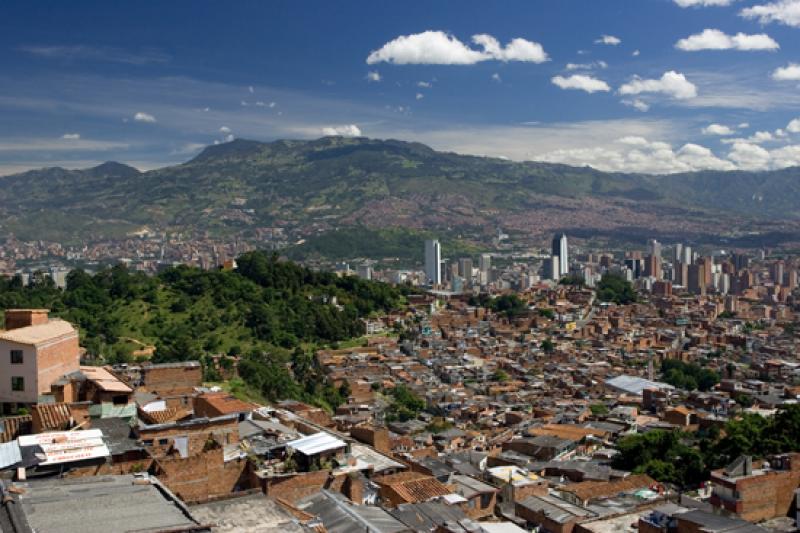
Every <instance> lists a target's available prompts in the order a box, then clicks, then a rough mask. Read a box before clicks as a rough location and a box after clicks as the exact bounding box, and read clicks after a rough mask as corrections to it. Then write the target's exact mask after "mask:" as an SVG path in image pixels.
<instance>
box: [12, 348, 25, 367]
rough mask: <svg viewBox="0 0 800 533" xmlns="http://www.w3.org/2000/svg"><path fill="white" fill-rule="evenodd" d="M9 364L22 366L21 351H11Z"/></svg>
mask: <svg viewBox="0 0 800 533" xmlns="http://www.w3.org/2000/svg"><path fill="white" fill-rule="evenodd" d="M11 364H12V365H21V364H22V350H11Z"/></svg>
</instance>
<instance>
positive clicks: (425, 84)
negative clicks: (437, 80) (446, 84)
mask: <svg viewBox="0 0 800 533" xmlns="http://www.w3.org/2000/svg"><path fill="white" fill-rule="evenodd" d="M417 87H422V88H423V89H430V88H431V87H433V84H432V83H431V82H429V81H418V82H417Z"/></svg>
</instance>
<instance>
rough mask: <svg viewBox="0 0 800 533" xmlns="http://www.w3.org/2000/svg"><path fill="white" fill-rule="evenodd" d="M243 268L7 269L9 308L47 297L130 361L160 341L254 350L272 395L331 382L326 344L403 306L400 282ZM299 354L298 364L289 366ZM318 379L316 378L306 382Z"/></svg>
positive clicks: (3, 293)
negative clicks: (26, 278) (320, 367)
mask: <svg viewBox="0 0 800 533" xmlns="http://www.w3.org/2000/svg"><path fill="white" fill-rule="evenodd" d="M237 263H238V268H237V269H236V270H234V271H204V270H200V269H197V268H190V267H185V266H179V267H174V268H170V269H167V270H165V271H163V272H161V273H160V274H159V275H157V276H149V275H146V274H142V273H138V272H130V271H128V270H127V269H126V268H125V267H124V266H122V265H118V266H115V267H113V268H109V269H106V270H103V271H100V272H98V273H96V274H94V275H89V274H87V273H85V272H83V271H80V270H76V271H73V272H71V273H70V274H69V276H68V278H67V287H66V289H65V290H63V291H62V290H60V289H58V288H56V287H55V286H54V285H53V284H52V281H51V280H50V278H49V277H46V276H44V275H41V276H39V275H37V276H34V277H33V279H32V280H31V282H30V284H29V285H27V286H23V284H22V281H21V278H19V277H14V278H10V279H4V278H0V308H3V309H6V308H14V307H46V308H49V309H51V310H52V315H53V316H60V317H62V318H64V319H66V320H69V321H70V322H72V323H74V324H75V325H76V326H78V327H79V329H80V333H81V343H82V345H83V346H84V347H86V349H87V351H88V354H89V355H92V356H95V357H96V360H97V361H98V362H106V363H115V362H127V361H130V360H131V359H132V357H131V354H132V351H133V350H134V349H136V348H139V347H141V346H147V345H153V346H155V347H156V352H155V355H154V357H153V361H155V362H165V361H184V360H190V359H196V360H201V361H204V360H205V359H206V357H207V356H208V355H211V354H218V353H228V354H232V355H241V356H243V357H244V359H243V361H242V366H243V369H244V371H243V372H242V374H243V375H245V376H246V377H247V378H248V380H249V382H250V383H251V384H252V385H253V386H255V387H256V388H257V389H258V390H259V391H261V392H263V394H264V395H265V396H266V397H270V398H283V397H307V396H312V397H313V396H314V395H315V394H318V393H319V391H318V390H316V389H317V386H320V387H321V386H324V383H323V380H322V378H321V376H319V375H316V374H315V373H314V372H315V369H314V368H313V367H314V364H313V361H312V358H311V356H310V352H311V350H312V349H313V348H314V347H315V346H316V345H318V344H329V343H335V342H337V341H342V340H345V339H350V338H353V337H358V336H360V335H363V334H364V325H363V322H362V321H361V319H362V318H365V317H368V316H370V315H372V314H375V313H383V312H387V311H389V310H391V309H394V308H397V307H398V306H400V305H401V304H402V302H403V300H404V296H403V294H402V291H401V290H400V289H397V288H394V287H391V286H389V285H385V284H381V283H377V282H370V281H364V280H361V279H358V278H355V277H344V278H340V277H337V276H336V275H334V274H331V273H320V272H314V271H311V270H309V269H307V268H303V267H301V266H299V265H297V264H295V263H291V262H287V261H279V260H278V258H277V256H275V255H270V254H266V253H263V252H251V253H248V254H245V255H243V256H241V257H239V259H238V260H237ZM287 363H292V365H291V366H292V367H293V368H297V369H298V372H297V373H296V374H295V375H294V376H293V375H291V374H289V372H288V370H287ZM305 382H308V383H305Z"/></svg>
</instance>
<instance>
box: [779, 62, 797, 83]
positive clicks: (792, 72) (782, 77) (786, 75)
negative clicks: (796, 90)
mask: <svg viewBox="0 0 800 533" xmlns="http://www.w3.org/2000/svg"><path fill="white" fill-rule="evenodd" d="M772 79H773V80H777V81H800V65H798V64H797V63H789V64H788V65H786V66H785V67H778V68H776V69H775V70H774V71H772Z"/></svg>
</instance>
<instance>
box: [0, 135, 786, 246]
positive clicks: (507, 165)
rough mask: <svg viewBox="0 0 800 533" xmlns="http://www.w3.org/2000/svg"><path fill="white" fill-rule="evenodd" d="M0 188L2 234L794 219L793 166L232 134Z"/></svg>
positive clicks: (687, 225) (27, 176)
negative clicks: (645, 162) (685, 166)
mask: <svg viewBox="0 0 800 533" xmlns="http://www.w3.org/2000/svg"><path fill="white" fill-rule="evenodd" d="M0 185H2V186H0V232H5V233H8V232H10V233H13V234H15V235H17V236H18V237H20V238H23V239H46V240H60V241H86V240H95V239H100V238H113V237H121V236H124V235H125V234H126V233H128V232H131V231H134V230H137V229H140V228H141V227H143V226H148V227H150V228H159V229H165V230H170V231H183V232H186V231H188V232H190V233H195V234H197V233H201V232H202V233H204V234H205V233H206V232H207V234H208V235H210V236H211V237H225V236H231V235H237V236H241V237H243V238H254V239H263V238H264V235H265V232H268V231H269V230H268V229H271V228H275V227H279V228H280V229H281V230H283V231H285V232H287V233H288V234H289V235H290V240H293V239H296V238H300V237H307V236H313V235H318V234H320V233H324V232H326V231H329V230H332V229H336V228H342V227H357V226H364V227H368V228H375V229H379V228H386V227H403V228H410V229H413V230H433V229H435V230H436V231H437V232H442V231H447V230H457V231H473V232H476V233H478V234H480V233H481V232H485V231H488V232H489V233H490V234H491V233H492V232H494V231H496V228H498V227H502V228H503V229H508V230H512V231H520V232H534V233H535V232H540V233H542V234H544V233H546V232H549V231H551V230H554V229H569V230H571V231H573V232H574V233H576V234H580V233H581V232H596V233H599V234H605V233H614V232H623V233H624V232H626V231H632V230H636V231H642V232H656V233H657V234H663V233H664V232H666V233H669V232H675V233H682V234H698V235H700V234H704V233H706V234H715V233H719V228H717V227H709V221H714V222H719V221H725V222H726V226H727V227H730V228H732V229H734V230H735V229H736V225H737V224H738V225H741V226H743V227H746V228H749V229H752V228H753V227H756V228H758V226H757V224H756V223H757V221H759V220H761V221H769V222H771V224H770V227H778V226H775V225H774V224H772V222H774V221H775V220H782V221H796V220H798V219H800V170H798V169H797V168H791V169H785V170H780V171H774V172H695V173H688V174H675V175H669V176H649V175H634V174H618V173H604V172H600V171H597V170H594V169H592V168H589V167H581V168H578V167H570V166H566V165H558V164H549V163H536V162H522V163H520V162H511V161H507V160H503V159H497V158H487V157H475V156H466V155H459V154H453V153H446V152H438V151H435V150H433V149H431V148H429V147H427V146H425V145H422V144H419V143H412V142H403V141H396V140H376V139H366V138H342V137H325V138H322V139H318V140H313V141H288V140H281V141H275V142H270V143H262V142H257V141H250V140H235V141H232V142H230V143H225V144H220V145H214V146H209V147H207V148H206V149H205V150H203V151H202V152H201V153H200V154H199V155H198V156H197V157H195V158H194V159H192V160H190V161H188V162H186V163H184V164H180V165H176V166H171V167H166V168H161V169H158V170H153V171H149V172H142V173H140V172H138V171H137V170H136V169H133V168H131V167H128V166H125V165H122V164H118V163H105V164H103V165H100V166H99V167H95V168H92V169H87V170H65V169H60V168H49V169H43V170H38V171H30V172H26V173H23V174H17V175H12V176H6V177H0ZM743 217H744V218H743ZM728 222H729V223H728ZM792 224H794V222H792Z"/></svg>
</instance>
